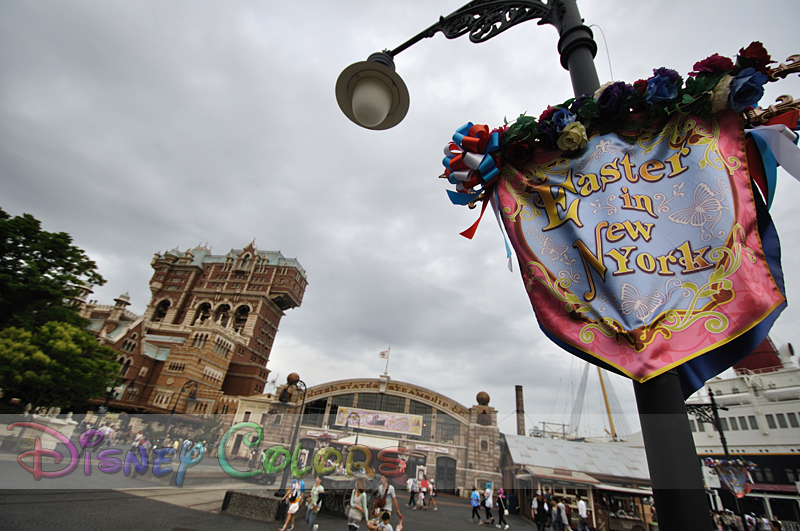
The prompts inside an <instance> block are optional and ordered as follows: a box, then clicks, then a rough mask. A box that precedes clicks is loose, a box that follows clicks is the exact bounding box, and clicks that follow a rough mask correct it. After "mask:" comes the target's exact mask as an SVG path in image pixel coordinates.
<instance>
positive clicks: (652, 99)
mask: <svg viewBox="0 0 800 531" xmlns="http://www.w3.org/2000/svg"><path fill="white" fill-rule="evenodd" d="M645 94H646V96H645V98H646V99H647V103H649V104H650V105H655V104H657V103H665V102H670V101H672V100H674V99H675V98H677V97H678V87H677V86H675V83H673V82H672V80H671V79H670V78H669V77H666V76H662V75H655V76H653V77H651V78H650V79H648V80H647V92H646V93H645Z"/></svg>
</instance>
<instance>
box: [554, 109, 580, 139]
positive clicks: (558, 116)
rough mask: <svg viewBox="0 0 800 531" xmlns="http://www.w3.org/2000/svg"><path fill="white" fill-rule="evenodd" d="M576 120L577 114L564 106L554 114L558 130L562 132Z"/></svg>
mask: <svg viewBox="0 0 800 531" xmlns="http://www.w3.org/2000/svg"><path fill="white" fill-rule="evenodd" d="M574 121H575V115H574V114H572V113H571V112H569V111H568V110H567V109H565V108H564V107H559V108H558V110H557V111H556V113H555V114H554V115H553V123H554V124H555V126H556V130H557V131H558V132H559V133H560V132H561V131H563V130H564V128H565V127H566V126H568V125H569V124H571V123H572V122H574Z"/></svg>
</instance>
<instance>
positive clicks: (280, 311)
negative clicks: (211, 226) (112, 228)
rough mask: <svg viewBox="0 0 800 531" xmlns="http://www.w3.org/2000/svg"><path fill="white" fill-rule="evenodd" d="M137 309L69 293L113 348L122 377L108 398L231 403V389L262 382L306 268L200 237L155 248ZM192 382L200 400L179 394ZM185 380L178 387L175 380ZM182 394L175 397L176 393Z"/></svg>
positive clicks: (133, 408)
mask: <svg viewBox="0 0 800 531" xmlns="http://www.w3.org/2000/svg"><path fill="white" fill-rule="evenodd" d="M151 266H152V267H153V270H154V272H153V276H152V278H151V280H150V291H151V293H152V298H151V300H150V302H149V304H148V305H147V308H146V310H145V312H144V315H141V316H139V315H136V314H133V313H132V312H130V311H128V310H127V306H128V305H129V304H130V300H129V297H128V296H127V294H126V295H122V296H120V297H118V298H117V299H115V301H114V302H115V304H114V305H113V306H107V305H99V304H97V303H96V301H93V302H88V301H87V300H86V297H87V296H88V295H89V293H91V290H90V289H89V288H88V287H87V288H86V289H84V290H83V292H82V293H81V294H80V295H79V296H78V297H77V298H76V299H75V301H74V303H75V304H76V305H77V306H78V307H79V308H80V314H81V315H82V316H83V317H86V318H87V319H89V320H90V322H91V325H90V330H91V331H93V332H94V333H95V334H96V335H97V337H98V339H99V341H100V342H101V343H104V344H106V345H108V346H110V347H112V348H114V349H115V350H116V351H117V352H119V357H118V361H119V363H120V366H121V367H120V375H121V377H122V378H124V379H125V382H124V383H123V385H121V386H120V387H118V388H117V389H116V390H115V397H116V398H115V399H113V400H112V401H111V404H110V406H111V407H112V408H113V409H116V410H124V411H129V412H135V413H163V412H168V411H170V410H171V409H172V408H173V407H175V412H176V413H193V414H200V415H206V414H211V413H214V412H217V413H221V414H226V413H233V411H234V410H235V408H236V404H237V403H238V397H240V396H251V395H258V394H261V393H263V392H264V388H265V386H266V384H267V378H268V376H269V373H270V371H269V369H267V367H266V365H267V362H268V361H269V356H270V351H271V349H272V344H273V342H274V340H275V334H276V333H277V330H278V325H279V324H280V320H281V318H282V317H283V315H284V312H285V311H286V310H288V309H291V308H296V307H298V306H300V304H301V303H302V300H303V294H304V293H305V288H306V285H307V279H306V274H305V271H304V270H303V268H302V267H301V266H300V264H299V263H298V262H297V260H295V259H287V258H285V257H284V256H283V255H282V254H281V253H279V252H273V251H259V250H257V249H256V247H255V245H254V244H253V243H251V244H250V245H248V246H247V247H245V248H244V249H235V250H231V251H230V252H229V253H228V254H226V255H224V256H222V255H213V254H211V251H210V250H209V249H207V248H206V247H196V248H194V249H191V250H187V251H183V252H182V251H179V250H178V249H173V250H171V251H167V252H166V253H164V254H161V253H157V254H156V255H155V256H154V257H153V260H152V262H151ZM191 382H195V384H196V387H197V389H196V399H197V402H194V403H190V402H186V401H185V399H186V398H189V396H190V392H191V387H194V385H195V384H191ZM186 384H191V385H190V386H189V387H185V388H184V389H185V392H184V393H182V394H181V389H182V388H183V387H184V385H186ZM179 396H180V399H181V401H180V403H178V402H177V401H178V398H179Z"/></svg>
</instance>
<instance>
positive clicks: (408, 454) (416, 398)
mask: <svg viewBox="0 0 800 531" xmlns="http://www.w3.org/2000/svg"><path fill="white" fill-rule="evenodd" d="M290 378H291V376H290ZM489 401H490V398H489V395H488V394H486V393H484V392H481V393H478V395H477V397H476V402H477V403H476V404H474V405H472V406H471V407H467V406H465V405H463V404H461V403H459V402H457V401H455V400H453V399H451V398H449V397H447V396H444V395H442V394H440V393H437V392H436V391H432V390H430V389H426V388H424V387H420V386H418V385H414V384H411V383H407V382H400V381H393V380H392V379H391V378H390V377H389V376H388V375H385V374H384V375H382V376H380V377H379V378H358V379H353V380H339V381H334V382H327V383H323V384H320V385H315V386H311V387H308V388H307V389H306V391H305V397H304V396H303V391H302V389H301V387H300V386H297V385H284V386H282V387H280V388H278V389H277V390H276V393H275V394H265V395H260V396H249V397H239V402H238V410H237V412H236V415H235V419H234V422H235V423H238V422H246V421H250V422H255V423H257V424H259V425H260V426H261V427H262V428H263V430H264V440H263V442H262V443H261V445H260V448H265V447H269V446H272V445H284V446H285V447H289V446H290V445H291V442H292V439H293V437H294V433H295V430H296V429H297V438H296V440H297V441H298V442H302V444H303V452H309V453H311V452H313V450H314V449H315V448H319V447H320V446H323V445H334V446H337V445H341V446H350V445H352V444H355V443H356V442H357V444H359V445H363V446H367V447H368V448H370V449H372V450H375V451H377V450H382V449H385V448H395V447H400V448H403V449H405V452H404V459H406V474H407V475H409V476H415V477H419V476H420V474H422V473H424V474H426V475H427V477H428V478H429V479H434V480H435V483H436V488H437V490H439V491H440V492H450V493H455V494H461V495H464V494H465V493H467V492H470V491H471V490H472V487H473V486H477V487H479V488H481V487H483V485H485V483H486V482H492V483H495V484H496V483H498V482H499V481H500V480H501V474H500V453H501V436H500V431H499V429H498V427H497V411H496V410H495V409H494V408H492V407H491V406H490V405H489ZM301 412H302V414H301ZM298 415H300V418H299V421H300V422H299V428H297V422H296V421H297V420H298ZM244 437H246V432H242V433H239V434H237V435H235V436H234V437H232V438H231V439H230V440H229V441H228V443H227V447H226V452H227V455H230V456H239V457H246V456H247V455H248V452H250V451H251V450H252V448H250V447H248V446H247V445H246V444H244Z"/></svg>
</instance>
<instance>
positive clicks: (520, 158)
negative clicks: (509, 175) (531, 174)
mask: <svg viewBox="0 0 800 531" xmlns="http://www.w3.org/2000/svg"><path fill="white" fill-rule="evenodd" d="M506 155H507V157H508V162H510V163H511V164H512V165H522V164H525V163H526V162H528V161H529V160H531V156H532V155H533V145H532V144H531V143H530V142H528V141H527V140H520V141H517V142H514V143H513V144H511V147H509V148H508V151H507V152H506Z"/></svg>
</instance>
